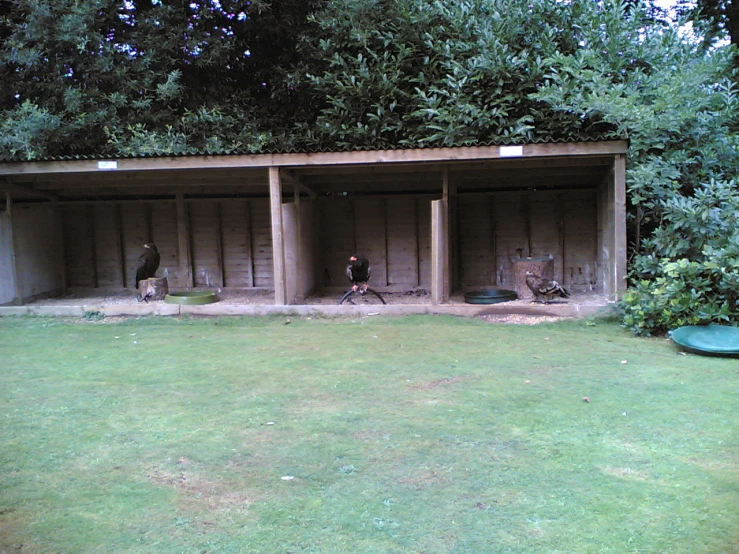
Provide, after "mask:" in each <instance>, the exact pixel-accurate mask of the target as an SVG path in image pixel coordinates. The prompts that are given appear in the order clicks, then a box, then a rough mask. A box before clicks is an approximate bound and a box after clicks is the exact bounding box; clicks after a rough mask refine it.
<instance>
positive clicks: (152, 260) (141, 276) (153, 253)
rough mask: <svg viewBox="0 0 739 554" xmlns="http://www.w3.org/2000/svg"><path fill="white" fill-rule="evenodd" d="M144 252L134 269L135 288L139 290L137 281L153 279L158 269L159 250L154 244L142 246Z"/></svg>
mask: <svg viewBox="0 0 739 554" xmlns="http://www.w3.org/2000/svg"><path fill="white" fill-rule="evenodd" d="M144 248H146V252H144V253H143V254H141V257H140V258H139V265H138V267H137V268H136V288H139V281H143V280H145V279H149V278H150V277H155V276H156V272H157V269H159V259H160V256H159V250H157V247H156V245H155V244H154V243H148V244H145V245H144Z"/></svg>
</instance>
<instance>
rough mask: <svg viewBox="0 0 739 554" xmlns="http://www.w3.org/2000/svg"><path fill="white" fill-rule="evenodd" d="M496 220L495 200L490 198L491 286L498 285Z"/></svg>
mask: <svg viewBox="0 0 739 554" xmlns="http://www.w3.org/2000/svg"><path fill="white" fill-rule="evenodd" d="M497 222H498V220H497V219H496V218H495V198H492V197H491V198H490V254H491V256H490V257H491V260H492V264H491V265H492V267H491V271H490V273H491V276H490V280H491V284H492V285H495V286H497V285H498V272H497V271H495V260H496V257H497V253H498V250H497V242H498V241H497V232H498V225H497Z"/></svg>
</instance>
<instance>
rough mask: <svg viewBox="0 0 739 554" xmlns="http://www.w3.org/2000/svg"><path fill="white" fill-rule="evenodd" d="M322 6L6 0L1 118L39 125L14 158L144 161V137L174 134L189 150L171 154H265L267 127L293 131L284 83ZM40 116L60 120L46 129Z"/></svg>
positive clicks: (288, 1) (2, 6) (228, 0)
mask: <svg viewBox="0 0 739 554" xmlns="http://www.w3.org/2000/svg"><path fill="white" fill-rule="evenodd" d="M313 4H314V2H312V1H305V0H274V1H272V2H268V1H266V0H255V1H252V2H246V3H244V2H239V1H235V0H221V1H217V0H203V1H193V2H181V1H174V2H172V1H167V0H122V1H121V0H90V1H86V2H78V1H76V0H53V1H51V0H15V1H13V2H8V1H5V2H1V3H0V38H2V45H1V46H0V79H2V82H3V88H2V96H0V111H2V112H3V113H4V115H7V116H9V117H10V119H11V122H14V123H11V124H12V125H16V126H18V127H21V128H24V127H25V128H30V127H37V128H38V136H36V137H34V138H33V140H30V141H28V142H27V143H25V144H24V145H19V144H17V143H14V144H15V146H14V147H13V148H12V149H11V150H10V152H11V154H12V153H17V152H24V153H25V154H26V156H27V157H36V156H48V155H75V154H100V153H135V152H138V150H137V148H138V145H139V144H142V142H141V141H142V139H143V137H144V136H145V135H146V134H150V137H149V140H148V142H151V141H154V142H156V141H157V140H159V139H160V138H162V140H164V142H169V141H170V138H171V133H177V134H179V135H181V136H182V137H184V144H186V148H184V147H182V148H174V149H173V150H172V152H173V153H184V152H187V151H201V150H208V149H209V148H210V147H212V146H214V145H217V146H218V147H219V148H221V149H223V150H225V151H228V150H229V149H259V148H261V147H262V146H263V142H264V137H263V131H260V130H259V128H260V127H261V128H265V127H266V122H267V121H269V122H271V124H272V125H274V126H275V127H277V128H279V127H280V126H283V127H286V126H288V125H291V124H292V120H293V119H292V117H291V113H290V112H289V110H288V109H287V107H288V106H290V105H292V103H291V101H290V99H289V98H288V97H289V91H288V88H287V86H286V84H285V78H286V74H287V69H288V68H290V67H291V66H292V65H293V64H294V63H295V58H296V51H295V42H296V41H297V37H299V36H300V34H301V29H302V27H304V26H305V25H306V23H307V21H306V14H307V13H308V11H309V10H310V9H311V8H312V6H313ZM275 107H279V108H280V109H279V110H275V109H274V108H275ZM41 112H48V113H50V114H53V116H54V117H53V121H52V120H51V119H50V120H48V121H46V123H45V124H42V123H43V121H40V120H39V118H38V117H37V115H38V113H41ZM27 117H31V118H33V121H29V120H27ZM57 123H58V124H57ZM14 134H15V135H16V136H17V137H18V139H19V140H20V139H21V138H22V133H14ZM112 137H114V139H112ZM29 139H30V137H29ZM16 142H17V141H16ZM180 142H181V141H180ZM143 143H147V140H144V141H143ZM146 150H147V148H144V151H146Z"/></svg>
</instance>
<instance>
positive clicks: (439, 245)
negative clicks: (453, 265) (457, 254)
mask: <svg viewBox="0 0 739 554" xmlns="http://www.w3.org/2000/svg"><path fill="white" fill-rule="evenodd" d="M446 204H447V201H446V200H444V199H442V200H432V201H431V303H432V304H433V305H435V306H438V305H439V304H441V303H442V302H445V300H444V284H445V281H446V279H445V278H444V277H445V262H446V260H447V251H448V248H447V246H448V245H447V237H446V235H445V233H444V229H445V228H447V227H448V226H447V225H445V223H446V221H445V220H446V213H447V206H446Z"/></svg>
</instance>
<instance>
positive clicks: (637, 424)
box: [0, 316, 739, 554]
mask: <svg viewBox="0 0 739 554" xmlns="http://www.w3.org/2000/svg"><path fill="white" fill-rule="evenodd" d="M0 368H1V370H0V408H1V409H0V417H1V418H2V419H1V421H2V423H1V424H0V436H1V437H2V450H1V451H0V552H8V553H10V552H23V553H39V552H58V553H83V552H84V553H86V552H95V553H101V552H114V553H123V552H151V553H176V552H187V553H190V552H192V553H206V552H207V553H226V552H234V553H236V552H240V553H241V552H243V553H260V554H262V553H264V554H288V553H290V554H299V553H308V552H311V553H326V554H328V553H339V552H342V553H343V552H347V553H353V554H365V553H403V554H407V553H419V554H420V553H425V554H432V553H514V552H515V553H527V554H528V553H563V554H571V553H614V554H625V553H637V552H638V553H671V554H672V553H686V554H699V553H722V554H723V553H731V552H739V415H737V414H738V413H739V410H738V409H737V408H738V407H739V395H738V394H737V392H738V388H739V387H738V384H739V362H738V361H737V360H736V359H734V360H731V359H716V358H706V357H699V356H694V355H683V354H681V353H679V352H678V351H677V350H676V349H675V348H674V346H673V345H672V344H671V343H670V342H669V341H666V340H664V339H638V338H634V337H632V336H631V335H630V334H628V333H627V332H626V331H624V330H622V329H620V328H619V327H618V326H617V325H616V324H613V323H607V322H603V321H595V322H592V321H589V322H585V321H573V322H564V323H558V324H544V325H537V326H515V325H493V324H489V323H485V322H482V321H479V320H470V319H458V318H451V317H433V316H419V317H407V318H388V319H385V318H378V317H370V318H365V319H357V320H349V319H335V320H332V319H312V320H306V319H298V318H293V319H292V323H291V324H289V325H286V324H285V319H284V318H252V319H219V320H214V319H202V320H194V319H148V320H147V319H143V320H142V319H139V320H129V321H125V322H122V323H107V322H102V323H97V324H95V323H85V322H82V321H78V322H76V321H61V320H56V319H46V318H0ZM583 397H588V398H589V399H590V402H589V403H588V402H586V401H584V400H583Z"/></svg>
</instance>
